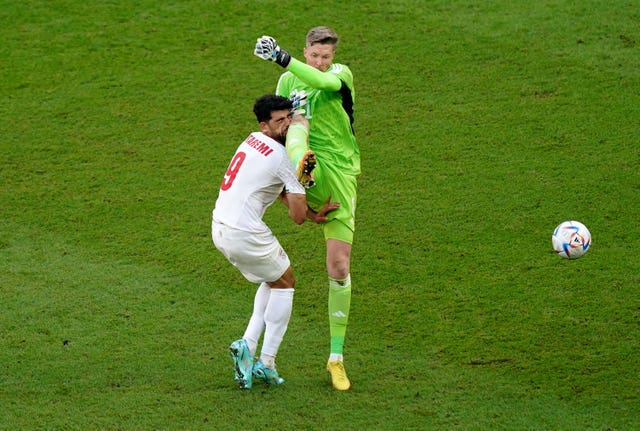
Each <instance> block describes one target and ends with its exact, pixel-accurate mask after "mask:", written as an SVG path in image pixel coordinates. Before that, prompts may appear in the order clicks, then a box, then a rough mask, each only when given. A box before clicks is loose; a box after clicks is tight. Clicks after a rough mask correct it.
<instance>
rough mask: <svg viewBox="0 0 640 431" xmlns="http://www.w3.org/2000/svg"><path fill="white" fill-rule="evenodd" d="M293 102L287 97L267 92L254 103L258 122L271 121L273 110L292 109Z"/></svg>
mask: <svg viewBox="0 0 640 431" xmlns="http://www.w3.org/2000/svg"><path fill="white" fill-rule="evenodd" d="M292 106H293V102H291V100H289V99H287V98H286V97H282V96H276V95H275V94H265V95H264V96H262V97H260V98H259V99H258V100H256V103H255V105H253V113H254V114H256V120H258V123H261V122H263V121H269V120H270V119H271V113H272V112H273V111H282V110H283V109H291V108H292Z"/></svg>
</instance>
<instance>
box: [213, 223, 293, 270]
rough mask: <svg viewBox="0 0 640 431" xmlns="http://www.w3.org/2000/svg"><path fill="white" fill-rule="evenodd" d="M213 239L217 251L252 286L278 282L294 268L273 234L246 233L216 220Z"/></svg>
mask: <svg viewBox="0 0 640 431" xmlns="http://www.w3.org/2000/svg"><path fill="white" fill-rule="evenodd" d="M211 237H212V238H213V243H214V244H215V246H216V248H217V249H218V250H220V252H221V253H222V254H223V255H224V256H225V257H226V258H227V259H228V260H229V262H231V264H232V265H233V266H235V267H236V268H238V270H239V271H240V272H241V273H242V275H244V277H245V278H246V279H247V280H249V281H250V282H252V283H263V282H267V283H270V282H272V281H276V280H277V279H279V278H280V277H282V275H283V274H284V273H285V271H286V270H287V268H289V266H291V261H290V260H289V256H287V253H286V252H285V251H284V249H283V248H282V246H281V245H280V243H279V242H278V239H277V238H276V237H275V236H274V235H273V233H271V232H264V233H253V232H246V231H242V230H238V229H233V228H230V227H228V226H225V225H223V224H221V223H216V222H215V221H214V222H212V223H211Z"/></svg>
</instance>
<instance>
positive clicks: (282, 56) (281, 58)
mask: <svg viewBox="0 0 640 431" xmlns="http://www.w3.org/2000/svg"><path fill="white" fill-rule="evenodd" d="M290 62H291V55H289V53H288V52H287V51H285V50H284V49H282V48H280V52H278V55H277V56H276V64H279V65H280V66H282V67H284V68H285V69H286V68H287V66H288V65H289V63H290Z"/></svg>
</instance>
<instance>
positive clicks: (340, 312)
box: [329, 275, 351, 354]
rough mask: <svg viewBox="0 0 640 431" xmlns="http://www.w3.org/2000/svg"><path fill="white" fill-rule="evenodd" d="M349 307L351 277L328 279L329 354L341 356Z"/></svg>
mask: <svg viewBox="0 0 640 431" xmlns="http://www.w3.org/2000/svg"><path fill="white" fill-rule="evenodd" d="M350 307H351V277H350V276H349V275H347V278H345V279H344V280H335V279H333V278H329V332H330V334H331V353H337V354H342V349H343V347H344V336H345V334H346V332H347V321H348V320H349V308H350Z"/></svg>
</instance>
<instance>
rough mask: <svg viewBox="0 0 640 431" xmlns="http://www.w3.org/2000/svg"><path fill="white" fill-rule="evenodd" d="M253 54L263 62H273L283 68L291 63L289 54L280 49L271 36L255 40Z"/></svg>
mask: <svg viewBox="0 0 640 431" xmlns="http://www.w3.org/2000/svg"><path fill="white" fill-rule="evenodd" d="M253 53H254V54H255V55H256V56H258V57H260V58H261V59H263V60H267V61H273V62H275V63H276V64H279V65H280V66H282V67H285V68H286V67H287V66H288V65H289V62H290V61H291V56H290V55H289V53H288V52H287V51H285V50H284V49H282V48H280V47H279V46H278V42H276V40H275V39H274V38H272V37H271V36H262V37H259V38H258V39H256V48H255V49H254V50H253Z"/></svg>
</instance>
